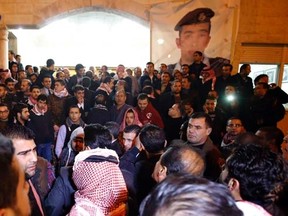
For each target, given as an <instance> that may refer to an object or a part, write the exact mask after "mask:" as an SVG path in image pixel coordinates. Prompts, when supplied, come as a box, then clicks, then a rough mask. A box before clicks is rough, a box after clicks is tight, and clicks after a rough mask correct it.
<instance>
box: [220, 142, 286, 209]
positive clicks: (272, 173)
mask: <svg viewBox="0 0 288 216" xmlns="http://www.w3.org/2000/svg"><path fill="white" fill-rule="evenodd" d="M226 168H227V170H228V175H227V178H226V179H223V180H224V182H226V183H227V182H229V180H230V179H231V178H235V179H237V181H238V182H239V184H240V195H241V197H242V198H243V199H244V200H247V201H251V202H254V203H257V204H260V205H265V203H266V204H267V203H270V202H272V200H273V199H275V198H276V199H277V196H278V193H277V192H279V191H281V189H282V187H283V185H284V183H285V180H287V172H286V171H285V164H284V162H283V159H282V157H281V156H279V155H277V154H275V153H273V152H271V151H270V150H269V148H268V147H263V146H260V145H257V144H253V143H250V144H246V145H240V146H238V147H237V148H236V149H235V150H234V152H233V153H232V154H231V156H230V157H229V158H228V159H227V160H226ZM276 188H277V190H276ZM278 189H279V190H278ZM276 191H277V192H276ZM268 195H269V196H268Z"/></svg>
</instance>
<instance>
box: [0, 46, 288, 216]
mask: <svg viewBox="0 0 288 216" xmlns="http://www.w3.org/2000/svg"><path fill="white" fill-rule="evenodd" d="M12 57H13V52H10V53H9V60H10V59H11V62H9V66H10V70H4V69H0V76H1V83H0V132H1V133H2V134H4V135H5V136H6V137H7V138H9V139H11V140H12V145H13V147H14V149H15V155H16V157H17V158H18V159H19V161H20V166H21V167H23V168H24V171H25V173H26V175H27V177H28V179H29V180H27V181H28V182H29V185H30V190H29V199H30V203H31V207H32V215H65V214H67V213H69V212H70V213H69V214H70V215H79V213H80V212H81V213H83V211H84V212H86V213H89V214H90V215H113V214H114V215H125V214H129V215H137V214H138V209H139V207H140V215H148V214H149V215H152V213H145V211H146V210H147V209H146V210H145V205H148V206H149V205H152V204H153V202H152V201H150V199H151V200H153V199H154V198H153V195H152V194H150V195H149V196H148V194H149V193H150V192H151V191H152V190H153V188H155V187H156V185H157V183H160V182H162V181H164V183H161V184H160V185H159V186H157V187H156V188H155V190H154V193H161V192H159V191H157V190H158V187H168V186H169V184H171V185H170V186H171V187H172V186H175V184H176V185H177V184H180V183H181V178H182V177H181V176H178V179H179V182H177V181H175V179H173V178H174V177H173V176H172V177H169V175H170V174H173V173H176V174H177V173H178V174H179V173H182V174H190V175H191V174H192V175H193V176H196V177H195V178H196V180H195V179H191V181H193V182H194V183H195V185H202V184H203V185H206V186H207V188H209V187H208V185H209V184H210V183H209V182H210V181H214V182H217V181H220V180H221V181H222V182H223V183H224V184H227V185H228V187H227V188H228V189H229V190H230V192H231V194H232V195H231V196H233V198H234V199H235V200H236V201H237V200H238V199H239V200H241V201H244V200H245V201H246V202H247V203H248V201H249V203H248V204H249V205H248V204H247V203H245V204H246V205H248V206H249V207H250V208H252V207H253V208H254V207H255V206H256V207H255V208H256V209H258V210H259V211H261V212H264V213H263V215H265V214H266V213H267V215H269V214H268V212H270V214H273V215H274V214H275V215H285V210H283V205H282V204H283V203H282V202H283V200H282V199H279V200H280V201H279V203H277V202H276V199H266V198H267V196H268V194H270V193H272V194H273V195H275V196H278V192H279V191H281V192H282V191H283V190H284V189H285V187H286V185H285V182H286V181H287V173H286V170H285V164H284V160H283V158H282V153H285V151H286V152H287V151H288V146H285V145H284V148H282V149H281V144H282V141H283V138H284V134H283V132H281V131H280V130H279V129H278V128H277V122H278V121H280V120H281V119H282V118H283V117H284V115H285V109H284V107H283V105H282V104H283V103H287V102H288V95H287V94H286V93H285V92H284V91H282V90H281V88H279V87H277V86H273V87H272V86H270V85H269V84H268V83H269V81H268V78H267V76H266V75H260V76H258V77H257V78H256V79H255V80H254V86H255V87H253V81H252V79H251V78H250V77H249V73H250V72H251V67H250V65H249V64H244V65H242V66H241V67H240V71H239V73H236V74H235V75H232V73H233V67H232V65H231V64H224V65H223V67H222V73H221V75H220V76H218V77H216V76H215V72H214V71H213V69H212V68H211V67H209V66H206V65H205V64H204V63H203V62H202V60H203V54H202V53H201V52H200V51H196V52H195V53H194V63H193V64H192V65H187V64H183V65H182V66H181V70H177V69H175V70H173V71H170V70H169V69H168V67H167V65H166V64H164V63H163V64H161V67H160V68H159V70H156V69H155V67H154V64H153V63H152V62H147V64H146V67H145V69H144V70H143V71H142V70H141V68H140V67H136V68H135V69H134V71H132V70H131V69H126V68H125V66H124V65H122V64H120V65H118V66H117V67H116V71H115V73H114V72H109V71H108V67H107V66H102V67H101V70H100V72H99V74H96V73H95V71H94V70H95V68H93V67H92V68H90V69H91V70H90V69H89V70H86V69H85V67H84V66H83V65H82V64H77V65H76V66H75V72H76V74H75V75H73V76H70V72H69V70H68V69H67V68H59V69H58V70H57V71H55V62H54V60H53V59H48V60H47V62H46V67H43V68H41V70H40V72H37V71H36V72H34V71H33V67H32V66H31V65H27V66H26V67H25V70H24V68H23V66H22V64H21V62H20V60H18V62H16V61H15V59H13V58H12ZM14 61H15V62H14ZM133 72H134V73H133ZM247 132H250V133H247ZM254 133H256V135H257V136H256V135H254ZM271 137H272V138H271ZM0 138H1V137H0ZM273 138H274V139H273ZM263 140H265V141H266V143H264V141H263ZM267 140H270V141H269V142H268V141H267ZM0 141H1V140H0ZM247 146H250V147H249V148H248V147H247ZM236 147H237V148H236ZM282 147H283V146H282ZM246 148H248V149H246ZM234 149H237V150H235V151H234ZM250 149H252V150H251V151H252V152H253V151H254V152H259V154H261V155H262V156H263V157H259V158H257V156H259V155H257V154H256V155H253V153H251V155H250V153H249V151H250ZM237 151H238V154H239V155H241V154H242V156H241V157H246V156H247V155H250V156H249V160H254V162H255V163H256V164H257V166H259V167H258V169H262V170H263V169H267V170H269V172H270V169H271V170H272V169H276V168H275V166H279V169H278V170H277V172H279V173H278V174H279V175H280V176H281V178H280V179H279V178H276V177H275V176H276V174H275V173H273V175H272V178H271V176H270V177H268V176H267V178H271V179H272V180H271V179H270V182H269V183H267V182H265V184H268V186H269V187H268V186H267V185H263V188H265V189H266V190H264V189H263V191H261V192H263V193H262V194H261V195H259V196H258V195H257V193H258V192H257V191H255V194H254V192H253V194H246V193H248V192H247V191H246V190H250V189H251V188H250V189H247V188H246V187H248V188H249V184H248V183H247V182H245V181H244V180H243V179H245V178H246V177H247V176H248V175H249V174H250V172H249V173H246V174H243V175H242V174H241V175H240V174H239V173H237V172H236V173H233V172H235V170H234V169H233V168H234V167H233V166H236V165H237V166H238V165H239V164H240V163H244V165H243V166H247V167H248V168H251V167H249V166H250V164H245V162H243V161H237V160H238V159H239V157H238V156H237V154H236V152H237ZM246 154H247V155H246ZM247 157H248V156H247ZM251 157H252V158H251ZM254 157H255V158H254ZM271 158H274V159H273V160H274V162H275V163H276V165H273V166H270V165H271V164H270V165H269V162H268V161H270V160H272V159H271ZM225 160H226V165H225ZM233 160H235V161H236V162H237V164H234V163H233V162H232V161H233ZM261 160H263V161H264V162H263V163H262V162H261ZM266 160H267V161H266ZM247 161H248V159H247ZM236 162H235V163H236ZM266 162H267V164H266ZM224 165H225V170H224V171H225V172H224V171H223V172H222V167H223V166H224ZM239 166H240V165H239ZM261 166H264V167H261ZM72 167H73V170H72ZM248 168H247V169H248ZM100 170H102V171H103V172H102V171H100ZM221 172H222V174H221ZM251 172H252V173H253V171H251ZM271 172H272V171H271ZM273 172H276V171H273ZM227 173H228V174H227ZM220 174H221V176H220ZM278 174H277V175H278ZM246 175H247V176H246ZM265 175H266V174H263V175H261V177H262V178H266V176H265ZM274 175H275V176H274ZM279 175H278V176H279ZM176 176H177V175H176ZM166 177H167V184H168V186H167V185H165V182H166V181H165V179H166ZM203 177H204V178H206V179H208V180H209V181H208V180H199V179H198V178H203ZM274 177H275V179H274ZM193 178H194V177H193ZM253 178H256V177H255V176H254V177H253ZM111 179H115V182H113V181H111ZM187 179H190V177H188V176H187ZM169 181H170V182H169ZM251 181H252V182H253V184H254V183H255V181H258V179H256V180H255V179H253V180H251ZM99 184H101V187H99V186H97V185H99ZM181 184H186V183H185V181H183V182H182V183H181ZM211 184H212V183H211ZM263 184H264V183H263ZM163 185H164V186H163ZM178 186H179V185H178ZM253 187H254V186H253ZM267 187H268V188H269V189H267ZM276 187H277V188H278V189H279V191H277V193H276V192H275V191H274V190H276ZM107 188H109V189H111V191H113V193H109V192H107V191H105V190H106V189H107ZM179 188H181V187H180V186H179ZM215 188H218V187H217V186H215ZM215 190H216V189H215ZM219 190H223V188H221V187H220V188H219ZM239 190H240V193H239ZM261 190H262V189H261ZM93 191H94V192H93ZM96 191H97V192H96ZM181 193H183V191H182V192H181ZM181 193H180V194H181ZM227 193H228V192H227ZM100 194H101V196H100ZM1 195H2V194H1ZM1 195H0V196H1ZM170 195H171V194H170ZM170 195H169V194H167V197H169V196H170ZM102 196H103V197H102ZM155 196H156V195H155ZM171 196H172V195H171ZM229 196H230V195H229ZM87 197H89V198H87ZM231 199H232V198H231ZM143 200H144V201H143ZM239 200H238V201H239ZM277 200H278V199H277ZM142 201H143V202H142ZM149 202H152V203H150V204H149ZM223 202H224V201H223ZM107 203H109V205H108V204H107ZM141 203H142V204H141ZM243 203H244V202H243ZM243 203H241V204H243ZM252 203H254V204H255V206H254V204H252ZM140 204H141V206H140ZM241 204H239V203H238V204H237V206H238V208H240V209H241V210H242V211H244V210H243V209H245V208H246V207H247V206H246V207H245V205H244V207H243V206H242V208H241ZM107 205H108V206H107ZM159 205H160V204H159ZM179 205H181V204H179ZM127 206H128V209H129V210H128V211H127V208H126V207H127ZM260 206H262V207H263V208H262V207H260ZM158 207H159V206H158ZM0 208H1V206H0ZM147 208H148V207H147ZM159 208H160V207H159ZM161 208H162V207H161ZM156 209H157V208H156ZM233 209H234V207H233ZM264 209H265V210H264ZM234 210H235V215H238V213H236V212H237V211H238V210H237V207H236V206H235V209H234ZM234 210H233V211H234ZM286 210H287V209H286ZM95 212H97V214H95ZM127 212H128V213H127ZM153 214H156V213H153ZM23 215H25V214H23ZM239 215H241V214H239ZM245 215H246V214H245Z"/></svg>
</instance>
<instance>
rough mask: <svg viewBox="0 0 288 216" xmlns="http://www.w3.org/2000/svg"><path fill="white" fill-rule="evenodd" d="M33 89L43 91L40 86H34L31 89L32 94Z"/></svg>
mask: <svg viewBox="0 0 288 216" xmlns="http://www.w3.org/2000/svg"><path fill="white" fill-rule="evenodd" d="M33 89H39V90H40V89H41V88H40V87H39V86H38V85H32V86H31V88H30V92H32V90H33Z"/></svg>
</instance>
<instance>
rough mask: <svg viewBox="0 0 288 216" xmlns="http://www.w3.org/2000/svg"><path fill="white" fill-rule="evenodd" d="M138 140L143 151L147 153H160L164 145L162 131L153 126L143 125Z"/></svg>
mask: <svg viewBox="0 0 288 216" xmlns="http://www.w3.org/2000/svg"><path fill="white" fill-rule="evenodd" d="M139 138H140V141H141V143H142V144H143V146H144V147H145V150H146V151H147V152H149V153H158V152H160V151H162V150H163V149H164V147H165V144H166V138H165V133H164V131H163V129H161V128H159V127H158V126H156V125H153V124H148V125H145V126H144V127H143V128H142V129H141V131H140V135H139Z"/></svg>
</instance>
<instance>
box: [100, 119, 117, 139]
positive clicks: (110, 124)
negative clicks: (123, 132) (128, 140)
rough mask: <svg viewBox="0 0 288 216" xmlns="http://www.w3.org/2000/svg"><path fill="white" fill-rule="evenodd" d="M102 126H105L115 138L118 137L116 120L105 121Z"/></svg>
mask: <svg viewBox="0 0 288 216" xmlns="http://www.w3.org/2000/svg"><path fill="white" fill-rule="evenodd" d="M104 126H105V127H107V129H108V130H109V131H110V133H111V134H112V136H113V137H114V138H115V139H116V138H117V137H118V135H119V131H120V125H119V124H118V123H117V122H114V121H109V122H106V123H105V125H104Z"/></svg>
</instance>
